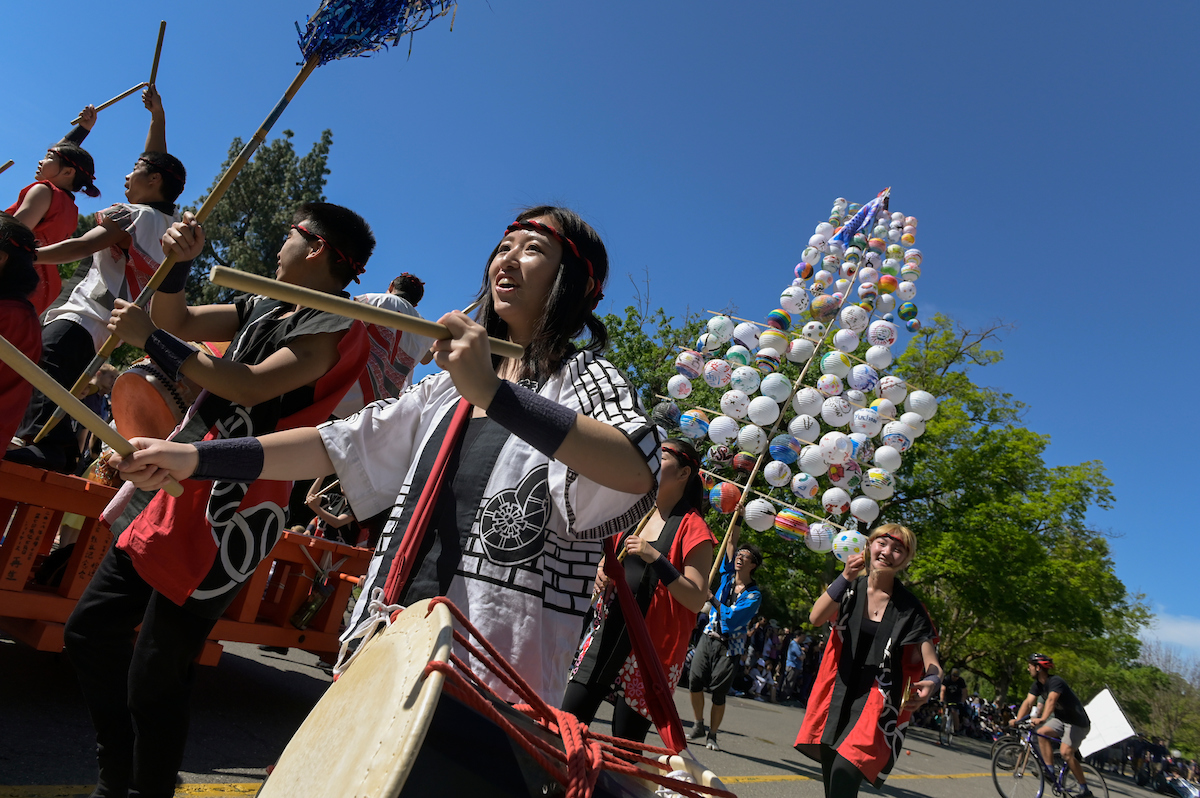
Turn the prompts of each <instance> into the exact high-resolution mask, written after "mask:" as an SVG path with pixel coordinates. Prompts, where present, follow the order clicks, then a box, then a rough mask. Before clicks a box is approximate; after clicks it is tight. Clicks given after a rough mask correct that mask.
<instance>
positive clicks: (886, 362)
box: [863, 346, 892, 371]
mask: <svg viewBox="0 0 1200 798" xmlns="http://www.w3.org/2000/svg"><path fill="white" fill-rule="evenodd" d="M863 360H865V361H867V365H869V366H870V367H871V368H873V369H875V370H876V371H883V370H884V369H885V368H887V367H888V366H890V365H892V350H891V349H889V348H888V347H886V346H872V347H869V348H868V349H867V353H866V355H864V356H863Z"/></svg>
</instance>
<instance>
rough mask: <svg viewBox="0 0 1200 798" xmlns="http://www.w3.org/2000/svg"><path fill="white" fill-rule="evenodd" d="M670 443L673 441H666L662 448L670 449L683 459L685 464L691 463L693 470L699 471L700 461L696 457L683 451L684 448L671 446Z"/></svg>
mask: <svg viewBox="0 0 1200 798" xmlns="http://www.w3.org/2000/svg"><path fill="white" fill-rule="evenodd" d="M670 443H671V442H670V441H667V442H665V443H664V444H663V445H662V448H663V449H668V450H670V452H671V454H673V455H675V456H676V457H678V458H679V459H680V460H682V461H683V463H684V465H689V466H691V467H692V471H693V472H698V471H699V469H700V461H699V460H697V459H696V458H695V457H692V456H691V455H690V454H688V453H687V452H685V451H683V450H682V449H676V448H675V447H674V446H671V445H670ZM693 475H694V474H693Z"/></svg>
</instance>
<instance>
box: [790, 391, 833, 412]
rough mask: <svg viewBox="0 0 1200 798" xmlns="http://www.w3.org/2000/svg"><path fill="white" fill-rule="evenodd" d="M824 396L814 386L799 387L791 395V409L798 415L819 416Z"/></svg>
mask: <svg viewBox="0 0 1200 798" xmlns="http://www.w3.org/2000/svg"><path fill="white" fill-rule="evenodd" d="M824 401H825V397H824V396H821V393H820V392H819V391H818V390H817V389H816V388H801V389H800V390H798V391H796V395H795V396H793V397H792V409H793V410H795V411H796V413H797V414H798V415H802V416H819V415H820V414H821V405H822V403H824Z"/></svg>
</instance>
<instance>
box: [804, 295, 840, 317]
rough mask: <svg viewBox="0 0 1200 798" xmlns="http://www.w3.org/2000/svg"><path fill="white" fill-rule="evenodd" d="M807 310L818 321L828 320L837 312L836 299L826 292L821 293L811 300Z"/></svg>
mask: <svg viewBox="0 0 1200 798" xmlns="http://www.w3.org/2000/svg"><path fill="white" fill-rule="evenodd" d="M808 312H809V313H811V314H812V317H813V318H814V319H816V320H817V321H819V322H828V321H829V320H831V319H832V318H833V317H834V316H836V315H837V312H838V301H837V300H836V299H834V298H833V297H831V296H829V295H828V294H821V295H820V296H818V297H817V298H815V299H814V300H813V301H812V305H811V307H809V309H808Z"/></svg>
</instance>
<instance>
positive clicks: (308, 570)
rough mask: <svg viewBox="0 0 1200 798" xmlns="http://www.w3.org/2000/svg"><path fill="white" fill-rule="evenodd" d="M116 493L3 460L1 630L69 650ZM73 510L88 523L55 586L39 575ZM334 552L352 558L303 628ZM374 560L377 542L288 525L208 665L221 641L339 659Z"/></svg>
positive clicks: (204, 659)
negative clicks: (360, 586)
mask: <svg viewBox="0 0 1200 798" xmlns="http://www.w3.org/2000/svg"><path fill="white" fill-rule="evenodd" d="M115 493H116V491H115V490H114V489H113V488H109V487H105V486H103V485H99V484H96V483H94V482H89V481H88V480H85V479H81V478H79V477H72V476H66V475H63V474H56V473H54V472H51V471H43V470H42V469H39V468H30V467H28V466H22V465H16V464H14V463H8V462H4V461H0V536H2V537H3V542H2V543H0V630H3V631H4V632H5V633H7V634H8V635H10V636H12V637H13V638H14V639H17V640H20V641H22V642H24V643H26V644H28V645H30V646H32V647H33V648H36V649H38V650H41V651H61V650H62V644H63V624H65V623H66V620H67V618H68V617H69V616H70V615H71V610H72V609H74V607H75V602H76V601H77V600H78V599H79V597H80V595H82V594H83V590H84V588H85V587H87V584H88V582H89V581H91V578H92V576H93V575H94V574H95V573H96V567H97V566H98V565H99V563H100V560H101V558H102V557H103V556H104V554H105V553H106V552H107V551H108V547H109V546H110V545H111V544H112V534H111V533H110V532H109V530H108V527H107V525H105V524H104V523H103V522H101V521H99V520H98V519H99V517H100V513H101V512H102V511H103V510H104V507H105V506H106V505H107V504H108V502H109V500H110V499H111V498H112V497H113V495H114V494H115ZM66 513H73V514H75V515H79V516H83V518H84V522H83V525H82V527H81V528H80V530H79V536H78V538H77V539H76V541H75V547H74V550H73V551H72V552H71V556H70V558H69V560H68V561H67V564H66V568H65V571H64V573H63V576H62V580H61V582H60V583H59V584H58V585H57V586H54V587H52V586H48V585H41V584H37V583H36V582H35V580H34V575H35V574H36V573H37V569H38V566H39V565H41V563H42V562H43V561H44V560H45V558H46V557H47V556H48V555H49V554H50V551H51V548H52V547H53V545H54V540H55V537H56V536H57V534H58V531H59V527H60V526H61V524H62V520H63V516H64V514H66ZM305 552H307V554H308V556H307V557H306V556H305ZM327 552H328V553H329V554H330V556H331V557H332V561H333V562H334V563H337V562H338V561H339V560H342V559H343V558H345V560H344V562H342V564H341V566H340V567H338V568H337V569H336V573H337V580H336V587H335V589H334V592H333V594H332V595H331V596H330V597H329V599H328V600H327V601H326V602H325V605H324V606H323V607H322V608H321V610H320V611H319V612H318V613H317V615H316V616H315V617H314V618H313V619H312V621H311V622H310V623H309V624H308V627H307V628H306V629H303V630H301V629H296V628H295V627H294V626H292V624H291V622H290V619H291V617H292V615H293V614H294V613H295V612H296V610H297V609H298V608H299V607H300V606H301V605H302V604H303V603H304V602H305V601H306V600H307V599H308V595H309V591H310V589H311V588H312V584H313V583H312V580H313V578H314V576H315V573H316V570H315V568H314V567H313V562H315V563H317V564H318V565H319V564H321V561H322V558H323V557H324V555H325V554H326V553H327ZM310 558H311V561H310ZM370 560H371V550H370V549H364V548H357V547H355V546H347V545H345V544H342V543H334V542H333V541H329V540H324V539H322V538H314V537H311V536H309V535H298V534H294V533H291V532H285V533H284V534H283V539H282V540H280V541H279V543H278V544H276V546H275V548H274V549H273V550H272V551H271V556H270V557H268V558H267V559H266V560H264V561H263V562H262V563H261V564H260V565H259V567H258V569H257V570H256V571H255V572H254V574H253V575H252V576H251V577H250V579H249V580H248V583H247V585H246V586H245V587H244V588H242V591H241V593H240V594H239V595H238V597H237V599H236V600H235V601H234V603H233V604H232V605H231V606H230V607H229V609H228V610H226V612H225V614H224V616H222V618H221V619H220V620H219V621H217V625H216V627H215V628H214V629H213V633H212V635H211V639H210V640H209V641H208V643H207V644H206V645H205V649H204V653H203V654H201V656H200V662H201V663H202V664H206V665H215V664H216V662H217V660H218V659H219V658H220V656H221V650H222V649H221V645H220V643H219V642H218V641H221V640H225V641H233V642H245V643H257V644H260V645H271V646H286V647H291V648H301V649H304V650H306V651H312V652H316V653H318V654H320V655H322V656H323V657H325V658H329V657H331V656H332V654H333V653H334V652H336V651H337V649H338V629H339V626H340V624H341V620H342V615H343V613H344V612H345V609H346V606H347V603H348V602H349V600H350V594H351V591H352V590H353V588H354V585H355V584H356V583H357V581H358V577H359V576H361V575H362V574H364V573H366V570H367V565H368V564H369V563H370Z"/></svg>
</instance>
